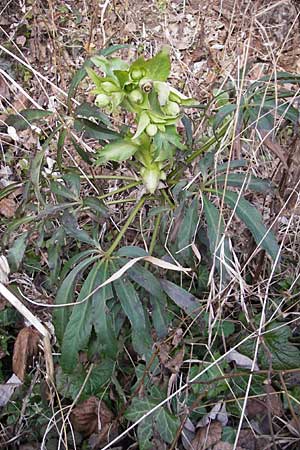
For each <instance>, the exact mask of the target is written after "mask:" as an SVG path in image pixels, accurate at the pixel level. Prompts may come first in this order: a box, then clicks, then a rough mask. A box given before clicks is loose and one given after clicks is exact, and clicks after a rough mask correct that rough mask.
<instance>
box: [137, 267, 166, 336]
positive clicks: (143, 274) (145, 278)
mask: <svg viewBox="0 0 300 450" xmlns="http://www.w3.org/2000/svg"><path fill="white" fill-rule="evenodd" d="M128 275H129V277H130V278H131V279H132V280H133V281H135V282H136V283H137V284H139V285H140V286H141V287H143V288H144V289H145V290H146V291H147V292H149V293H150V294H151V295H150V303H151V306H152V322H153V325H154V328H155V331H156V333H157V336H158V338H159V339H162V338H164V337H165V336H166V335H167V333H168V320H167V314H168V313H167V298H166V296H165V293H164V292H163V290H162V288H161V286H160V283H159V281H158V280H157V278H155V276H154V275H153V274H152V273H151V272H150V271H149V270H147V269H146V268H145V267H143V266H141V265H140V264H135V266H133V267H132V268H131V269H129V271H128Z"/></svg>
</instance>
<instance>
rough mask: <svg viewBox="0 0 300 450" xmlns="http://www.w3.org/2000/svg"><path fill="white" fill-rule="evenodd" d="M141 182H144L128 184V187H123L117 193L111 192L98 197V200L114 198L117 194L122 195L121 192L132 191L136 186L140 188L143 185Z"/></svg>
mask: <svg viewBox="0 0 300 450" xmlns="http://www.w3.org/2000/svg"><path fill="white" fill-rule="evenodd" d="M141 182H142V181H135V182H134V183H129V184H126V186H122V187H120V188H118V189H116V190H115V191H111V192H108V193H107V194H103V195H100V196H98V199H99V200H103V199H104V198H107V197H112V196H113V195H115V194H120V193H121V192H124V191H127V189H131V188H133V187H135V186H138V185H139V184H141Z"/></svg>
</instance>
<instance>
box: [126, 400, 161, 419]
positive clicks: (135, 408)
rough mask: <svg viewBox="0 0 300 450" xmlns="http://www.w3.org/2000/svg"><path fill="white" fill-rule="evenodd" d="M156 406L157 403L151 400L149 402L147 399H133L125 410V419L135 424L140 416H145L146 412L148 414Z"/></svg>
mask: <svg viewBox="0 0 300 450" xmlns="http://www.w3.org/2000/svg"><path fill="white" fill-rule="evenodd" d="M156 405H157V402H155V401H153V400H149V399H147V398H145V399H139V398H137V397H134V398H133V400H132V402H131V405H130V406H129V407H128V408H127V410H126V412H125V417H126V419H128V420H130V422H136V421H137V420H139V419H140V418H141V417H142V416H144V415H145V414H147V412H149V411H150V410H151V409H152V408H154V407H155V406H156ZM154 415H155V413H154Z"/></svg>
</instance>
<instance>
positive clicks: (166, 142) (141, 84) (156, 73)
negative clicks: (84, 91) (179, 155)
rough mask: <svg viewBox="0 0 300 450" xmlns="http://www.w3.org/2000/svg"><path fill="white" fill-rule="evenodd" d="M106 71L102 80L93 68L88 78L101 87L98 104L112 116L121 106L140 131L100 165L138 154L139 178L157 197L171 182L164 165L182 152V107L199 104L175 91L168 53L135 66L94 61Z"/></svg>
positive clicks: (111, 148)
mask: <svg viewBox="0 0 300 450" xmlns="http://www.w3.org/2000/svg"><path fill="white" fill-rule="evenodd" d="M92 62H93V63H94V64H95V66H97V67H99V68H100V69H101V71H102V72H103V74H104V75H103V76H99V75H97V74H96V72H95V71H94V70H92V69H90V68H87V69H86V70H87V71H88V74H89V76H90V78H91V79H92V81H93V82H94V84H95V86H96V88H95V89H93V91H92V93H94V94H95V95H96V97H95V104H96V106H98V107H99V108H104V109H106V110H107V111H109V112H112V113H113V112H115V111H117V110H118V108H119V107H121V108H124V109H125V110H127V111H128V112H132V113H134V114H135V121H136V124H137V127H136V131H135V133H134V134H133V133H131V132H128V134H127V136H125V137H124V139H122V140H121V141H116V142H113V143H111V144H108V145H106V146H104V147H103V148H102V149H101V150H100V152H99V158H98V163H99V164H103V163H105V162H107V161H125V160H127V159H129V158H130V157H132V156H133V155H134V158H135V160H136V161H138V162H139V163H140V164H141V167H140V174H141V177H142V179H143V182H144V185H145V188H146V190H147V192H150V193H153V192H154V191H155V190H156V188H157V187H158V184H159V181H160V180H164V179H165V178H166V174H165V172H164V170H163V169H164V167H165V166H166V164H167V163H168V164H170V163H172V158H173V156H174V152H175V150H176V148H179V149H183V148H184V146H183V145H182V143H181V142H180V136H179V134H178V133H177V129H176V125H177V123H178V121H179V119H180V117H181V109H182V107H183V106H190V105H193V104H194V103H195V101H194V100H193V99H191V98H188V97H186V96H184V95H183V94H181V93H180V92H179V91H177V90H176V89H174V88H172V87H171V86H170V85H169V84H168V83H167V82H166V81H167V79H168V76H169V73H170V57H169V54H168V51H166V50H162V51H161V52H159V53H158V54H157V55H156V56H154V57H153V58H152V59H149V60H144V58H138V59H137V60H136V61H135V62H133V63H132V64H131V65H129V64H127V63H126V62H124V61H122V60H121V59H119V58H111V59H107V58H105V57H103V56H95V57H94V58H92Z"/></svg>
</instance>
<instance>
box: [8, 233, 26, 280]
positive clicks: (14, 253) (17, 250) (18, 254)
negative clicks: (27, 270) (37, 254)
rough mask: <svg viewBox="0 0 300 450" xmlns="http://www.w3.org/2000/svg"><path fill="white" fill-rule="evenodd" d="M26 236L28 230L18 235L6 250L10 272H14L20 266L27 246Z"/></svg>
mask: <svg viewBox="0 0 300 450" xmlns="http://www.w3.org/2000/svg"><path fill="white" fill-rule="evenodd" d="M27 238H28V232H27V233H24V234H22V235H21V236H20V237H18V238H17V239H16V240H15V241H14V243H13V245H12V247H10V249H9V250H8V253H7V260H8V263H9V266H10V269H11V271H12V272H16V271H17V270H18V269H19V267H20V264H21V262H22V260H23V257H24V254H25V250H26V247H27Z"/></svg>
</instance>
